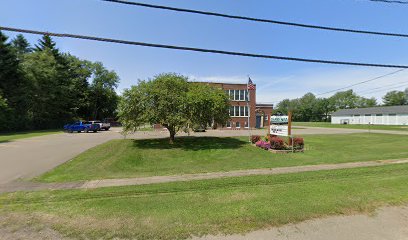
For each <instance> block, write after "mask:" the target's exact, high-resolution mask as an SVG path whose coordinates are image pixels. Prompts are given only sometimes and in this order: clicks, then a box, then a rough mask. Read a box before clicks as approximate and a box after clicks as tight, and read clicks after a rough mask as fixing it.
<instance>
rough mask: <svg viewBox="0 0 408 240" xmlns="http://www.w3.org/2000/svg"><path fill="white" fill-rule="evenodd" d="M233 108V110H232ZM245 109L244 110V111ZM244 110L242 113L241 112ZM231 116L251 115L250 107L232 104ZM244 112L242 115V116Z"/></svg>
mask: <svg viewBox="0 0 408 240" xmlns="http://www.w3.org/2000/svg"><path fill="white" fill-rule="evenodd" d="M231 110H232V111H231ZM242 110H243V112H242ZM241 112H242V113H241ZM229 113H230V117H251V116H250V115H251V112H250V107H249V106H238V105H234V106H230V110H229ZM241 114H242V116H241Z"/></svg>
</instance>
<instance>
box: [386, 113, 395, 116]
mask: <svg viewBox="0 0 408 240" xmlns="http://www.w3.org/2000/svg"><path fill="white" fill-rule="evenodd" d="M388 116H397V114H396V113H390V114H388Z"/></svg>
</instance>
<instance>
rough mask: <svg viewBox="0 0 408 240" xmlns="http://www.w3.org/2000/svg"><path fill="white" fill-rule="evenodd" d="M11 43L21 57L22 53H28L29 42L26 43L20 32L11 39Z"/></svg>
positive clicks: (29, 50) (30, 49)
mask: <svg viewBox="0 0 408 240" xmlns="http://www.w3.org/2000/svg"><path fill="white" fill-rule="evenodd" d="M11 45H12V46H13V48H14V49H15V50H16V52H17V55H18V56H19V58H20V59H21V57H22V56H23V55H24V54H27V53H30V52H31V51H32V48H31V46H30V43H28V41H27V39H25V37H24V36H23V35H22V34H19V35H17V37H16V38H14V39H13V41H12V42H11Z"/></svg>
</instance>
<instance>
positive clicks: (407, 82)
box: [357, 81, 408, 94]
mask: <svg viewBox="0 0 408 240" xmlns="http://www.w3.org/2000/svg"><path fill="white" fill-rule="evenodd" d="M401 84H403V85H404V84H408V81H403V82H398V83H393V84H387V85H384V86H381V87H376V88H370V89H366V90H363V91H358V92H357V93H358V94H364V93H369V92H371V91H373V90H378V89H383V88H389V87H392V86H393V87H395V86H400V85H401Z"/></svg>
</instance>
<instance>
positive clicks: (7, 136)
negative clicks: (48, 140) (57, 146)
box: [0, 129, 62, 143]
mask: <svg viewBox="0 0 408 240" xmlns="http://www.w3.org/2000/svg"><path fill="white" fill-rule="evenodd" d="M55 133H62V131H61V130H55V129H54V130H38V131H26V132H15V133H0V143H2V142H10V141H13V140H17V139H22V138H30V137H38V136H43V135H49V134H55Z"/></svg>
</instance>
